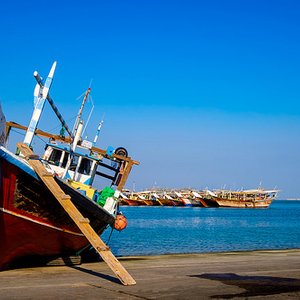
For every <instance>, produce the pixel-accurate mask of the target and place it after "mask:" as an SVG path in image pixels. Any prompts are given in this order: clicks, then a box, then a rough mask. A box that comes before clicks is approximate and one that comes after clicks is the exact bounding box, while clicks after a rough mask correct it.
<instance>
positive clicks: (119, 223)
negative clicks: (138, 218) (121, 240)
mask: <svg viewBox="0 0 300 300" xmlns="http://www.w3.org/2000/svg"><path fill="white" fill-rule="evenodd" d="M127 224H128V221H127V219H126V218H125V216H123V215H117V216H116V218H115V223H114V228H115V229H116V230H118V231H121V230H123V229H125V228H126V226H127Z"/></svg>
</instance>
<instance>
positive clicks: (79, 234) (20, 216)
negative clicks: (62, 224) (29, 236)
mask: <svg viewBox="0 0 300 300" xmlns="http://www.w3.org/2000/svg"><path fill="white" fill-rule="evenodd" d="M0 210H1V211H3V212H4V213H7V214H10V215H13V216H15V217H18V218H21V219H25V220H27V221H30V222H33V223H36V224H39V225H42V226H46V227H49V228H52V229H55V230H59V231H62V232H66V233H70V234H73V235H77V236H84V235H83V234H82V233H77V232H74V231H70V230H66V229H62V228H59V227H56V226H53V225H50V224H47V223H44V222H40V221H37V220H33V219H31V218H29V217H26V216H23V215H21V214H18V213H16V212H14V211H10V210H7V209H5V208H3V207H0Z"/></svg>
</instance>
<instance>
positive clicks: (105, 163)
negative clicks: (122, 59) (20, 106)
mask: <svg viewBox="0 0 300 300" xmlns="http://www.w3.org/2000/svg"><path fill="white" fill-rule="evenodd" d="M54 70H55V64H53V66H52V68H51V71H50V73H49V76H48V78H46V80H45V81H42V80H41V78H40V77H39V76H38V74H37V73H36V72H35V77H36V80H37V86H36V88H35V91H34V112H33V115H32V119H31V121H30V124H29V126H28V128H27V127H24V126H22V125H19V124H17V123H14V122H7V123H6V132H5V130H3V128H5V126H3V124H5V120H4V116H3V114H2V113H1V126H0V129H1V132H0V142H2V144H1V146H0V193H1V194H0V239H1V240H0V270H3V269H7V268H10V267H13V266H15V265H18V264H19V263H22V262H24V261H28V260H32V261H35V262H36V261H41V262H47V261H48V260H50V259H53V258H56V257H66V256H71V255H75V254H76V253H78V252H79V251H81V250H82V249H84V248H85V247H87V246H88V245H89V244H90V243H89V241H88V240H87V237H86V235H84V234H83V233H82V231H81V230H80V229H79V228H78V226H77V225H76V224H77V223H76V224H75V223H74V219H73V217H72V218H71V216H70V214H68V213H67V212H66V211H65V209H64V208H63V206H62V205H61V204H60V202H59V201H57V197H55V192H58V193H60V194H59V195H58V197H60V200H61V201H62V202H63V201H66V202H68V201H70V202H68V203H69V204H70V205H71V204H72V205H75V207H76V209H77V210H78V211H79V213H80V214H82V216H83V218H82V219H80V220H78V222H79V223H82V224H84V223H89V225H90V226H91V227H92V229H93V230H94V231H95V232H96V233H97V234H98V235H100V234H101V233H102V232H103V231H104V230H105V229H106V228H107V227H108V226H111V227H113V228H114V226H115V222H116V221H115V220H116V217H117V213H118V202H119V195H120V192H121V190H122V188H123V186H124V184H125V182H126V180H127V178H128V175H129V173H130V170H131V167H132V166H133V165H134V164H138V163H137V162H136V161H134V160H132V159H131V158H130V157H128V156H127V153H125V152H124V148H121V151H119V152H118V151H117V149H115V150H114V149H112V148H109V149H107V150H103V149H99V148H96V147H95V145H94V144H93V143H91V142H88V141H83V140H82V137H81V133H82V127H83V120H82V119H81V112H82V109H83V107H84V101H85V100H86V97H87V96H88V94H89V92H90V89H88V91H87V92H86V95H85V99H84V101H83V103H82V107H81V110H80V113H79V114H78V117H77V122H76V126H75V129H74V131H73V132H71V131H70V130H69V128H68V127H67V125H66V123H65V122H64V121H63V119H62V117H61V115H60V114H59V113H58V110H57V109H56V107H55V106H54V102H53V101H52V99H51V98H50V96H49V88H50V85H51V81H52V78H53V74H54ZM46 100H48V102H49V103H50V104H51V106H52V107H53V108H54V111H55V112H56V114H57V116H58V118H59V120H60V121H61V123H62V126H63V129H64V130H67V132H68V133H69V135H70V137H65V136H62V135H54V134H51V133H47V132H44V131H41V130H38V129H37V124H38V121H39V118H40V115H41V113H42V110H43V106H44V103H45V102H46ZM3 120H4V121H3ZM3 122H4V123H3ZM49 122H51V120H49ZM11 128H18V129H24V130H26V135H25V138H24V141H23V143H20V144H18V145H19V146H18V151H17V154H14V153H12V152H11V151H9V150H8V149H7V148H6V147H5V142H4V140H3V135H4V137H5V136H6V140H7V139H8V135H9V132H10V130H11ZM35 135H39V136H43V137H47V138H49V142H48V143H47V144H46V147H45V153H44V155H43V159H39V157H37V156H33V155H28V154H27V152H28V151H30V149H29V148H28V146H31V142H32V139H33V137H34V136H35ZM34 161H36V162H37V163H38V165H37V164H36V165H37V166H39V168H40V169H41V173H39V172H38V171H36V169H35V168H34V167H33V165H34V164H33V163H31V162H34ZM36 168H38V167H36ZM107 171H108V172H107ZM49 176H50V179H51V180H48V181H47V180H46V178H47V177H48V178H49ZM95 177H98V178H100V179H101V180H102V181H103V180H106V181H107V185H108V188H107V189H106V194H105V195H104V190H105V189H103V191H101V190H100V191H99V190H97V189H96V188H95V187H94V182H95ZM47 182H48V183H49V182H50V184H49V185H50V187H49V185H47V184H46V183H47ZM51 184H52V185H53V187H51ZM54 186H55V188H54ZM66 195H67V196H66ZM68 203H67V204H68ZM69 204H68V205H69ZM104 250H105V249H104Z"/></svg>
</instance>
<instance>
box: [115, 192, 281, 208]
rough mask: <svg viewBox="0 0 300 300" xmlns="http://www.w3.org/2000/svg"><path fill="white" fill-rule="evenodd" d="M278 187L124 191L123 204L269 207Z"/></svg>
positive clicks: (122, 195) (122, 194)
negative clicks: (275, 188)
mask: <svg viewBox="0 0 300 300" xmlns="http://www.w3.org/2000/svg"><path fill="white" fill-rule="evenodd" d="M277 193H278V190H264V189H261V188H259V189H252V190H241V191H232V190H224V189H221V190H213V191H210V190H147V191H141V192H133V191H128V190H127V191H123V192H122V193H121V197H120V199H121V205H129V206H197V207H236V208H267V207H269V205H270V204H271V203H272V201H273V200H274V199H275V198H276V196H277Z"/></svg>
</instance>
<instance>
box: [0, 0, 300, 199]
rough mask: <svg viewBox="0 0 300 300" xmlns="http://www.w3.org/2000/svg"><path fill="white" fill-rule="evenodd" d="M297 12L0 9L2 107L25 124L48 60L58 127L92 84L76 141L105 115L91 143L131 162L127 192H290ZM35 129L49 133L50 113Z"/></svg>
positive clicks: (154, 5) (177, 4)
mask: <svg viewBox="0 0 300 300" xmlns="http://www.w3.org/2000/svg"><path fill="white" fill-rule="evenodd" d="M299 14H300V3H299V2H298V1H155V0H154V1H84V2H80V3H76V2H74V3H73V1H51V2H47V1H44V2H43V1H14V2H12V3H2V4H1V10H0V38H1V47H0V64H1V72H0V100H1V102H2V106H3V110H4V112H5V114H6V118H7V120H14V121H16V122H19V123H21V124H24V125H27V124H28V123H29V119H30V117H31V113H32V106H33V96H32V93H33V88H34V85H35V82H34V78H33V76H32V74H33V71H34V70H38V71H39V72H40V73H41V74H42V75H44V76H45V75H46V74H47V73H48V71H49V69H50V67H51V64H52V63H53V61H54V60H57V62H58V65H57V69H56V74H55V79H54V82H53V86H52V88H51V95H52V98H53V99H54V100H55V102H56V104H57V106H58V107H59V108H60V110H61V112H62V114H63V115H64V116H65V119H66V120H69V121H70V123H71V126H72V125H73V123H72V122H73V120H74V116H75V115H76V112H77V110H78V108H79V106H80V100H77V98H78V96H79V95H81V94H82V93H83V92H84V91H85V89H86V88H87V87H88V86H89V84H90V82H91V80H92V99H93V102H94V104H95V109H94V114H93V116H92V119H91V121H90V123H89V127H88V130H87V134H88V135H89V137H90V138H93V136H94V134H95V130H96V126H97V124H98V122H99V121H100V119H101V118H102V116H103V114H105V123H104V126H103V130H102V133H101V137H100V140H99V144H98V146H100V147H103V148H106V147H107V146H108V145H113V146H116V147H117V146H125V147H126V148H127V149H128V151H129V153H130V155H131V156H132V157H134V158H135V159H136V160H139V161H140V162H141V165H140V166H139V167H136V168H134V170H133V172H132V174H131V176H130V179H129V181H128V187H129V188H131V187H132V185H133V183H135V186H136V188H137V189H143V188H147V187H152V186H154V185H156V186H160V187H171V188H173V187H177V188H180V187H187V186H190V187H194V188H199V189H201V188H206V187H208V188H211V189H213V188H220V187H224V186H226V187H227V188H236V189H239V188H255V187H257V186H258V185H259V184H261V185H262V186H264V187H266V188H274V187H277V188H279V189H281V190H282V192H281V196H282V197H296V196H300V179H299V178H300V177H299V175H298V173H299V169H300V160H299V156H300V154H299V153H300V151H299V148H300V138H299V132H300V130H299V129H300V102H299V101H300V92H299V82H300V72H299V70H300V59H299V53H300V16H299ZM52 119H53V120H52ZM40 128H41V129H44V130H51V131H58V130H59V127H58V123H56V121H54V114H53V113H52V111H51V109H50V108H49V105H48V106H47V107H46V109H45V111H44V113H43V118H42V121H41V123H40ZM18 138H22V137H21V136H18Z"/></svg>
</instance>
